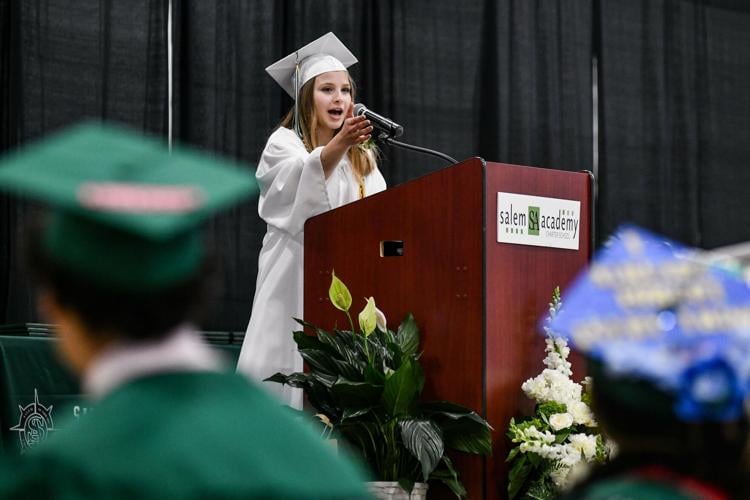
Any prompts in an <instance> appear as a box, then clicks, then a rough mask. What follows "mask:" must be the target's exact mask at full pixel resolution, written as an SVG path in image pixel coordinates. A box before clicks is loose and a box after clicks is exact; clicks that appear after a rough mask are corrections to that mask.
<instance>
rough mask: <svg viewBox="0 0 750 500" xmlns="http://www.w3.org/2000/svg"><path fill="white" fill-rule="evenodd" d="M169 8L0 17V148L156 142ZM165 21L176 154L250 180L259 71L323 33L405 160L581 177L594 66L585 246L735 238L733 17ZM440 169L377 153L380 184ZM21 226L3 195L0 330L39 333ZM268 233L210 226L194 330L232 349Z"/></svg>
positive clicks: (391, 6) (38, 10) (584, 4)
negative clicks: (134, 139)
mask: <svg viewBox="0 0 750 500" xmlns="http://www.w3.org/2000/svg"><path fill="white" fill-rule="evenodd" d="M168 5H169V2H168V0H160V1H152V2H147V1H145V0H139V1H129V2H113V1H111V0H109V1H107V0H79V1H76V2H73V1H62V0H37V1H27V2H23V3H20V2H13V1H11V0H0V41H2V45H0V81H1V82H2V83H1V85H2V90H1V91H0V99H2V104H3V108H2V109H0V117H1V118H2V121H1V123H2V125H1V126H2V130H0V140H2V143H0V147H2V148H8V147H11V146H14V145H15V144H17V143H18V142H19V141H21V142H23V141H25V140H28V139H30V138H34V137H37V136H39V135H41V134H44V133H47V132H50V131H52V130H54V129H57V128H59V127H61V126H63V125H67V124H70V123H73V122H75V121H78V120H80V119H81V118H84V117H97V118H106V119H110V120H117V121H121V122H125V123H127V124H130V125H132V126H134V127H136V128H138V129H141V130H146V131H150V132H153V133H156V134H159V135H162V136H166V135H167V131H168V126H167V123H168V122H167V120H168V110H169V102H168V99H167V81H168V80H167V77H168V66H167V22H166V21H167V6H168ZM173 20H174V22H173V31H174V34H173V37H174V67H173V76H174V96H173V99H172V103H173V108H172V109H173V117H174V120H173V130H174V139H175V141H176V142H180V143H186V144H191V145H195V146H197V147H200V148H203V149H205V150H208V151H214V152H217V153H221V154H225V155H229V156H232V157H236V158H239V159H241V160H244V161H245V162H248V163H256V162H257V160H258V158H259V156H260V153H261V151H262V148H263V145H264V144H265V141H266V139H267V137H268V135H269V134H270V133H271V131H272V130H273V129H274V128H275V127H276V125H277V124H278V122H279V120H280V119H281V117H282V115H283V114H284V113H285V112H286V111H287V110H288V109H289V107H290V106H291V104H292V101H291V99H290V98H289V97H288V96H286V94H284V93H283V91H281V89H280V88H279V87H278V86H277V85H276V84H275V83H274V81H273V80H272V79H271V78H270V77H268V76H267V75H266V74H265V71H264V68H265V67H266V66H268V65H269V64H271V63H272V62H274V61H276V60H277V59H279V58H280V57H282V56H284V55H286V54H288V53H290V52H292V51H293V50H294V49H295V48H297V47H299V46H301V45H303V44H305V43H307V42H309V41H311V40H313V39H314V38H316V37H318V36H320V35H322V34H324V33H326V32H328V31H333V32H335V33H336V34H337V36H338V37H339V38H341V40H342V41H343V42H344V43H345V44H346V45H347V46H348V47H349V48H350V49H351V50H352V52H353V53H354V54H355V55H356V56H357V57H358V58H359V60H360V62H359V63H358V64H356V65H355V66H353V67H352V68H351V70H352V74H353V76H354V78H355V80H356V81H357V84H358V93H359V100H360V101H361V102H363V103H365V104H366V105H367V106H368V107H370V108H371V109H373V110H375V111H377V112H380V113H381V114H383V115H385V116H389V117H391V118H393V119H394V120H395V121H397V122H399V123H400V124H402V125H403V126H404V128H405V134H404V136H403V138H402V139H403V140H404V141H405V142H410V143H414V144H417V145H421V146H425V147H429V148H433V149H437V150H441V151H443V152H445V153H447V154H449V155H451V156H454V157H456V158H458V159H464V158H467V157H470V156H475V155H478V156H483V157H484V158H486V159H488V160H492V161H500V162H507V163H518V164H527V165H534V166H542V167H551V168H560V169H565V170H582V169H589V170H590V169H594V168H595V165H594V162H593V160H592V158H593V141H594V138H593V134H592V130H593V123H592V111H593V110H592V71H591V66H592V58H593V57H595V56H596V57H597V58H598V59H599V79H598V82H597V83H598V86H599V90H600V95H599V108H598V112H599V115H600V129H599V143H598V146H599V155H600V165H599V175H600V192H601V196H600V199H599V220H598V232H599V234H600V235H601V236H604V235H605V234H606V233H607V232H609V231H610V230H611V229H613V228H614V227H615V226H616V225H617V224H618V223H619V222H621V221H625V220H630V221H635V222H638V223H640V224H643V225H645V226H646V227H649V228H651V229H655V230H657V231H662V232H665V233H666V234H669V235H671V236H674V237H677V238H680V239H682V240H684V241H686V242H689V243H695V244H701V245H707V246H715V245H719V244H724V243H732V242H735V241H739V240H742V239H750V234H748V231H749V230H750V224H747V222H748V221H747V218H748V217H750V216H749V215H748V214H747V212H746V211H743V210H741V208H742V207H741V204H742V202H743V201H744V197H743V194H744V184H745V182H743V181H746V180H747V176H748V175H750V174H748V173H746V169H743V165H742V163H743V160H744V159H745V158H746V157H747V156H748V153H750V151H748V148H750V140H749V139H750V137H749V135H750V134H749V133H748V130H749V123H748V120H750V109H748V108H749V107H750V102H749V99H750V94H749V93H748V92H747V88H748V87H749V85H748V84H750V74H749V71H750V69H749V68H750V65H749V63H748V58H750V43H748V42H750V40H748V37H750V32H749V31H748V30H747V29H745V27H746V26H748V25H749V24H748V21H749V19H748V8H747V7H746V6H745V5H744V2H742V1H740V0H735V1H731V0H714V1H703V2H698V1H697V0H696V1H691V0H671V1H667V0H653V1H641V2H634V1H632V0H576V1H565V0H544V1H542V0H536V1H529V0H467V1H463V2H455V1H454V0H438V1H427V0H410V1H406V0H378V1H370V2H350V1H344V0H315V1H310V0H294V1H293V0H279V1H274V2H269V1H265V0H254V1H241V0H224V1H219V2H202V1H198V0H174V1H173ZM21 89H23V93H22V94H21ZM6 104H7V105H6ZM444 165H445V164H444V162H443V161H442V160H440V159H437V158H433V157H429V156H424V155H421V154H418V153H413V152H406V151H399V150H394V149H392V148H390V147H385V148H383V150H382V158H381V169H382V171H383V174H384V176H385V177H386V180H387V182H388V183H389V185H395V184H399V183H401V182H404V181H408V180H410V179H413V178H416V177H418V176H421V175H425V174H428V173H430V172H432V171H435V170H437V169H439V168H442V167H443V166H444ZM27 211H28V210H27V209H26V208H25V207H24V206H23V205H22V204H21V203H19V202H18V201H17V200H15V199H10V201H9V199H8V198H6V197H0V237H1V238H2V241H3V245H2V248H0V323H3V322H11V321H29V320H33V319H36V314H35V313H34V312H33V307H32V295H31V290H30V289H29V286H28V278H27V275H26V273H25V271H24V270H23V268H22V267H21V264H20V261H19V258H18V246H17V244H18V242H19V241H20V240H21V239H22V238H23V233H24V228H25V224H26V222H25V218H24V215H25V213H26V212H27ZM264 233H265V226H264V224H263V222H262V221H261V220H260V219H259V218H258V215H257V206H256V201H254V200H253V201H250V202H247V203H245V204H243V205H241V206H239V207H236V208H234V209H232V210H230V211H229V212H227V213H225V214H223V215H221V216H220V217H219V218H218V219H217V220H216V221H213V222H212V223H211V224H210V226H209V228H208V231H207V236H208V239H209V242H210V243H211V247H212V248H213V251H214V253H215V254H216V255H217V257H218V259H217V260H218V262H219V265H220V279H221V280H222V287H221V289H220V290H221V291H220V293H219V295H218V296H217V298H216V300H215V302H214V304H213V307H212V309H211V314H210V316H209V318H208V320H207V322H206V323H205V325H204V326H205V327H206V328H207V329H217V330H231V331H244V329H245V326H246V324H247V321H248V318H249V314H250V309H251V305H252V297H253V293H254V289H255V275H256V270H257V256H258V251H259V249H260V244H261V239H262V237H263V234H264Z"/></svg>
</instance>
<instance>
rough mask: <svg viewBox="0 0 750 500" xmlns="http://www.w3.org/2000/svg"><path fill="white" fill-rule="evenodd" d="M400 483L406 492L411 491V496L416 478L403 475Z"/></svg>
mask: <svg viewBox="0 0 750 500" xmlns="http://www.w3.org/2000/svg"><path fill="white" fill-rule="evenodd" d="M398 485H399V486H401V489H402V490H404V491H405V492H407V493H409V496H411V490H413V489H414V480H413V479H409V478H407V477H402V478H401V479H399V480H398Z"/></svg>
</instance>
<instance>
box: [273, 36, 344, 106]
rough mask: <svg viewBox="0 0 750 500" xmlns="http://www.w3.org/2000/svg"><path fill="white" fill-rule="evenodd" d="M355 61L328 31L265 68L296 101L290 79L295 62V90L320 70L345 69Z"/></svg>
mask: <svg viewBox="0 0 750 500" xmlns="http://www.w3.org/2000/svg"><path fill="white" fill-rule="evenodd" d="M356 62H357V58H356V57H354V54H352V53H351V52H350V51H349V49H347V48H346V45H344V44H343V43H341V40H339V39H338V38H337V37H336V35H334V34H333V33H332V32H328V33H326V34H325V35H323V36H321V37H320V38H318V39H317V40H313V41H312V42H310V43H308V44H307V45H305V46H304V47H302V48H301V49H298V50H296V51H294V52H292V53H291V54H289V55H288V56H286V57H284V58H283V59H280V60H278V61H276V62H275V63H273V64H272V65H270V66H269V67H267V68H266V71H267V72H268V74H269V75H271V78H273V79H274V80H276V82H277V83H278V84H279V85H281V88H283V89H284V90H286V93H287V94H289V95H290V96H291V97H292V99H294V100H295V101H296V96H295V95H294V78H295V73H296V71H295V70H296V67H297V65H298V64H299V82H298V84H297V89H298V90H299V89H300V88H302V86H303V85H304V84H305V83H307V82H308V81H310V80H311V79H313V78H315V77H316V76H318V75H320V74H322V73H327V72H329V71H345V70H346V68H348V67H349V66H351V65H352V64H354V63H356Z"/></svg>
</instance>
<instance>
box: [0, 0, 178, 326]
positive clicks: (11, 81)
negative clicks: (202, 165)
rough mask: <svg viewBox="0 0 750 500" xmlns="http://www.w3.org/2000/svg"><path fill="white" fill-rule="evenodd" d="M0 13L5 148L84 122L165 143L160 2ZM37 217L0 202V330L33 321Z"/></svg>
mask: <svg viewBox="0 0 750 500" xmlns="http://www.w3.org/2000/svg"><path fill="white" fill-rule="evenodd" d="M0 5H1V7H0V30H1V33H0V36H1V37H2V38H0V39H1V40H2V41H3V45H2V46H1V47H0V51H1V52H2V54H1V55H0V61H1V62H0V78H2V94H0V95H2V99H3V101H2V102H3V104H5V103H6V102H9V106H8V107H7V108H6V107H5V106H4V107H3V110H2V118H3V119H2V127H3V129H2V131H0V137H2V141H3V142H2V146H3V147H5V146H6V145H14V144H15V143H17V142H18V141H20V142H24V141H26V140H29V139H33V138H36V137H39V136H41V135H43V134H46V133H49V132H53V131H55V130H56V129H59V128H60V127H63V126H66V125H69V124H72V123H76V122H79V121H81V120H85V119H91V118H93V119H106V120H112V121H118V122H122V123H125V124H128V125H130V126H131V127H134V128H136V129H138V130H144V131H148V132H151V133H154V134H158V135H161V136H164V135H166V132H167V129H166V126H167V112H166V110H167V106H168V101H167V69H166V68H167V37H166V35H167V31H166V26H167V22H166V21H167V5H168V1H167V0H152V1H149V0H134V1H128V2H116V1H111V0H109V1H101V0H76V1H64V0H37V1H25V2H16V1H12V0H7V1H2V3H1V4H0ZM6 42H7V43H6ZM6 68H10V71H9V72H6ZM6 99H7V101H6ZM39 212H40V210H39V207H36V206H33V205H30V204H28V203H26V202H24V201H22V200H19V199H18V198H15V197H8V196H6V195H2V197H0V241H2V249H1V250H0V259H1V260H0V324H1V323H16V322H28V321H36V320H38V319H39V317H38V315H37V312H36V308H35V300H34V291H33V289H32V287H31V283H30V280H29V275H28V273H27V272H26V269H25V266H24V263H23V255H22V254H23V241H24V240H25V239H26V229H27V227H28V224H29V222H30V220H32V219H33V218H34V217H37V216H38V215H39Z"/></svg>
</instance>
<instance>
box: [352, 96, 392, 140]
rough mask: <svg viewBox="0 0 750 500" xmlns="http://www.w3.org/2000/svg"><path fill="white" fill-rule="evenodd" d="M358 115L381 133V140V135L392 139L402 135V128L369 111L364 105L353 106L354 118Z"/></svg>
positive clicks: (359, 103)
mask: <svg viewBox="0 0 750 500" xmlns="http://www.w3.org/2000/svg"><path fill="white" fill-rule="evenodd" d="M360 115H365V116H366V117H367V119H368V120H370V123H371V124H372V126H373V127H375V128H376V129H378V130H380V131H381V139H382V138H383V137H382V136H383V135H385V137H391V138H392V137H399V136H400V135H401V134H403V133H404V127H402V126H401V125H399V124H398V123H396V122H394V121H391V120H389V119H388V118H386V117H385V116H381V115H379V114H377V113H375V112H374V111H370V110H369V109H367V107H366V106H365V105H364V104H362V103H361V102H358V103H357V104H355V105H354V116H360Z"/></svg>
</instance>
